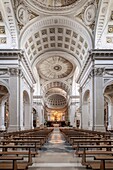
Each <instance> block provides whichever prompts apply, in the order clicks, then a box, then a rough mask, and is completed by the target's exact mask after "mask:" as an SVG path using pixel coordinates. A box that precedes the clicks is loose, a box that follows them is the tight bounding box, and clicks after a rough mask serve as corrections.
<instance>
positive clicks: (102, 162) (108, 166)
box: [90, 155, 113, 170]
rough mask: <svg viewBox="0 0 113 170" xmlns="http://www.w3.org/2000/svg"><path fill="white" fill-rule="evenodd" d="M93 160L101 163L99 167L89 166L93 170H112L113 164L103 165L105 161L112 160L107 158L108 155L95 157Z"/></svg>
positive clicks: (110, 157) (111, 157)
mask: <svg viewBox="0 0 113 170" xmlns="http://www.w3.org/2000/svg"><path fill="white" fill-rule="evenodd" d="M94 159H95V160H100V161H101V162H100V165H99V166H98V165H96V166H94V165H92V164H91V165H90V166H91V168H92V169H94V168H96V169H97V168H98V169H100V170H105V169H107V170H108V169H113V162H106V163H105V161H106V160H113V156H108V155H103V156H95V157H94Z"/></svg>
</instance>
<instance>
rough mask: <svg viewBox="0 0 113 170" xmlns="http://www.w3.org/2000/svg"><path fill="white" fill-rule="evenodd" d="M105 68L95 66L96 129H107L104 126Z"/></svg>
mask: <svg viewBox="0 0 113 170" xmlns="http://www.w3.org/2000/svg"><path fill="white" fill-rule="evenodd" d="M103 71H104V69H103V68H95V69H94V70H93V74H94V75H93V76H94V99H92V100H94V130H98V131H105V127H104V95H103Z"/></svg>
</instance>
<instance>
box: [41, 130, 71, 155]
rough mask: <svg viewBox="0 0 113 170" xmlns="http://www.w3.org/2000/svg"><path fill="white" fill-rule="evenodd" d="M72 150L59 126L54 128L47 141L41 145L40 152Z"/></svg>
mask: <svg viewBox="0 0 113 170" xmlns="http://www.w3.org/2000/svg"><path fill="white" fill-rule="evenodd" d="M44 151H46V152H62V153H64V152H73V149H72V147H71V146H70V145H69V144H68V143H67V142H66V141H65V139H64V137H63V135H62V134H61V133H60V131H59V128H55V129H54V131H53V133H52V134H51V135H50V137H49V139H48V142H47V143H46V144H45V145H44V146H43V147H42V152H44Z"/></svg>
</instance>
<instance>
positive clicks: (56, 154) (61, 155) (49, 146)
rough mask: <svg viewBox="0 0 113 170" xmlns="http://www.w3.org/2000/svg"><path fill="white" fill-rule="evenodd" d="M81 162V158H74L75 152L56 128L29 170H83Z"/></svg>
mask: <svg viewBox="0 0 113 170" xmlns="http://www.w3.org/2000/svg"><path fill="white" fill-rule="evenodd" d="M80 162H81V158H77V157H75V156H74V150H73V149H72V147H71V146H70V145H69V144H67V143H66V141H65V139H64V137H63V135H62V134H61V133H60V131H59V128H57V127H56V128H54V131H53V132H52V133H51V135H50V137H49V139H48V142H47V143H46V144H45V145H44V146H43V147H42V149H41V150H40V151H39V155H38V156H36V157H35V158H33V165H32V166H31V167H30V168H29V170H83V166H82V165H81V163H80Z"/></svg>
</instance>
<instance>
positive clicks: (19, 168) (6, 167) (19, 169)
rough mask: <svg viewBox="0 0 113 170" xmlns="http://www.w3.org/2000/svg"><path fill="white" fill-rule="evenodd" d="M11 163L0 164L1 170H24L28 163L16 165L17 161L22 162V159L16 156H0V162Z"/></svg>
mask: <svg viewBox="0 0 113 170" xmlns="http://www.w3.org/2000/svg"><path fill="white" fill-rule="evenodd" d="M3 160H5V161H12V162H0V169H1V170H10V169H12V170H26V169H27V168H28V163H25V162H24V163H17V160H23V157H18V156H0V161H3Z"/></svg>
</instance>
